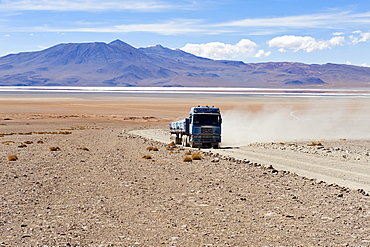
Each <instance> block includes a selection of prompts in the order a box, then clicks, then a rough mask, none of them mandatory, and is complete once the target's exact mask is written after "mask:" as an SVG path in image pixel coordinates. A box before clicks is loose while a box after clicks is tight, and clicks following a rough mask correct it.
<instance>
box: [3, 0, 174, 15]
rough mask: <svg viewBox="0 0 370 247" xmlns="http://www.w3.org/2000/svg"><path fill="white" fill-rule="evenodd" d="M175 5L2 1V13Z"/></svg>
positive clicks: (140, 0)
mask: <svg viewBox="0 0 370 247" xmlns="http://www.w3.org/2000/svg"><path fill="white" fill-rule="evenodd" d="M174 6H175V4H169V3H166V2H165V1H160V0H158V1H155V0H126V1H119V0H107V1H98V0H58V1H55V0H3V1H0V11H31V10H53V11H106V10H130V11H140V12H147V11H149V12H151V11H159V10H164V9H173V8H174Z"/></svg>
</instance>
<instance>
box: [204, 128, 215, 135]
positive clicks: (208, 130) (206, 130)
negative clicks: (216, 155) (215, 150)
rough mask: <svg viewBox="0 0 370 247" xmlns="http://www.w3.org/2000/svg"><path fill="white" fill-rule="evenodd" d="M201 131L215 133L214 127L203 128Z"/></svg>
mask: <svg viewBox="0 0 370 247" xmlns="http://www.w3.org/2000/svg"><path fill="white" fill-rule="evenodd" d="M201 133H202V134H213V129H212V128H202V129H201Z"/></svg>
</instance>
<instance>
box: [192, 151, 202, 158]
mask: <svg viewBox="0 0 370 247" xmlns="http://www.w3.org/2000/svg"><path fill="white" fill-rule="evenodd" d="M191 158H192V159H193V160H201V159H203V157H202V155H201V154H200V153H198V152H197V153H193V154H192V155H191Z"/></svg>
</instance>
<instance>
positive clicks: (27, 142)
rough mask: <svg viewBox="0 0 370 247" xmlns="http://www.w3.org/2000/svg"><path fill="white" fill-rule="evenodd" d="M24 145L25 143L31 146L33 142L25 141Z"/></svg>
mask: <svg viewBox="0 0 370 247" xmlns="http://www.w3.org/2000/svg"><path fill="white" fill-rule="evenodd" d="M24 143H25V144H32V143H33V141H25V142H24Z"/></svg>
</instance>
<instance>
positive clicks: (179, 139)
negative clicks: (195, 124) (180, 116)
mask: <svg viewBox="0 0 370 247" xmlns="http://www.w3.org/2000/svg"><path fill="white" fill-rule="evenodd" d="M175 143H176V144H181V137H180V136H179V135H176V141H175Z"/></svg>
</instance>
